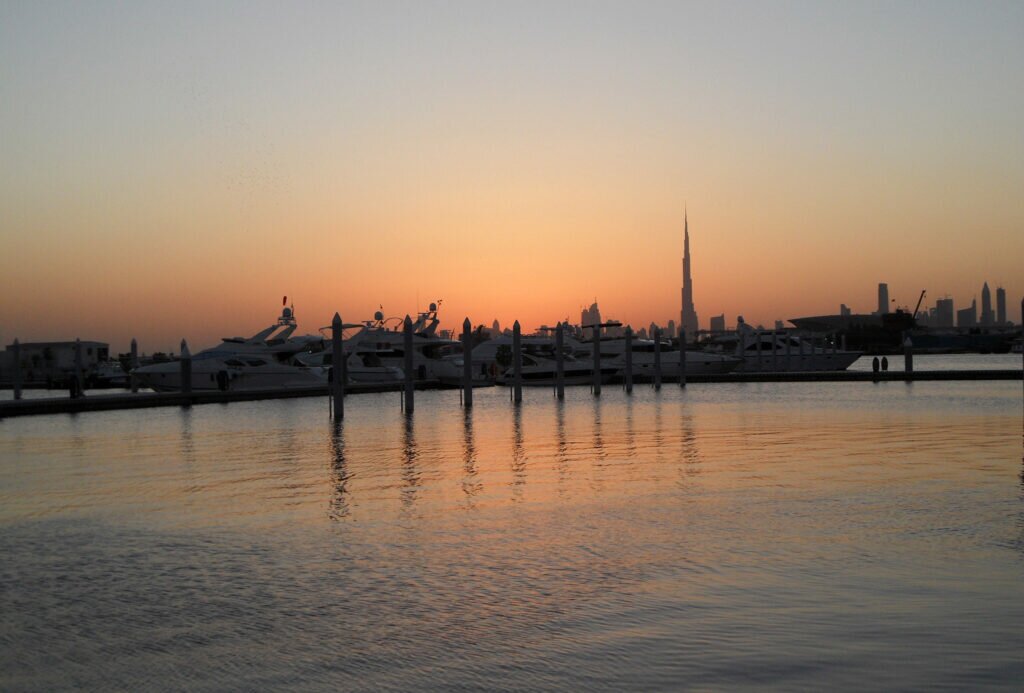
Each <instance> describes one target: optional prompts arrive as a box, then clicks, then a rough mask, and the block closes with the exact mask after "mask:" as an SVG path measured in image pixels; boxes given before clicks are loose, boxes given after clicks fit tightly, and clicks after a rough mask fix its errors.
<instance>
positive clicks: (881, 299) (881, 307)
mask: <svg viewBox="0 0 1024 693" xmlns="http://www.w3.org/2000/svg"><path fill="white" fill-rule="evenodd" d="M888 312H889V285H888V284H879V285H878V314H879V315H885V314H886V313H888Z"/></svg>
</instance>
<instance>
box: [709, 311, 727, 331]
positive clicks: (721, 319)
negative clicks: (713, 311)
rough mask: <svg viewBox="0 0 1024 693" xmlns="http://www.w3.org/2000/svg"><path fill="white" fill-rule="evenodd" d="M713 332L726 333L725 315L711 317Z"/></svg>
mask: <svg viewBox="0 0 1024 693" xmlns="http://www.w3.org/2000/svg"><path fill="white" fill-rule="evenodd" d="M711 331H712V332H725V313H722V314H721V315H713V316H711Z"/></svg>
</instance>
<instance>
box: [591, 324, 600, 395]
mask: <svg viewBox="0 0 1024 693" xmlns="http://www.w3.org/2000/svg"><path fill="white" fill-rule="evenodd" d="M593 329H594V384H593V391H594V396H595V397H600V396H601V326H600V325H594V328H593Z"/></svg>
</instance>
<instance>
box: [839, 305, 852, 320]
mask: <svg viewBox="0 0 1024 693" xmlns="http://www.w3.org/2000/svg"><path fill="white" fill-rule="evenodd" d="M851 312H852V311H851V310H850V307H849V306H848V305H846V304H845V303H840V304H839V315H841V316H842V317H844V318H846V317H849V316H850V313H851Z"/></svg>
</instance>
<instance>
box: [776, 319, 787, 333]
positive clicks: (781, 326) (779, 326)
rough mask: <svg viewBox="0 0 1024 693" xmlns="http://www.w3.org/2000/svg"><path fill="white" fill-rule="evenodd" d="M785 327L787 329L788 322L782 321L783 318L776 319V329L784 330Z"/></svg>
mask: <svg viewBox="0 0 1024 693" xmlns="http://www.w3.org/2000/svg"><path fill="white" fill-rule="evenodd" d="M784 329H786V323H784V322H782V321H781V320H776V321H775V331H776V332H779V331H781V330H784Z"/></svg>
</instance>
